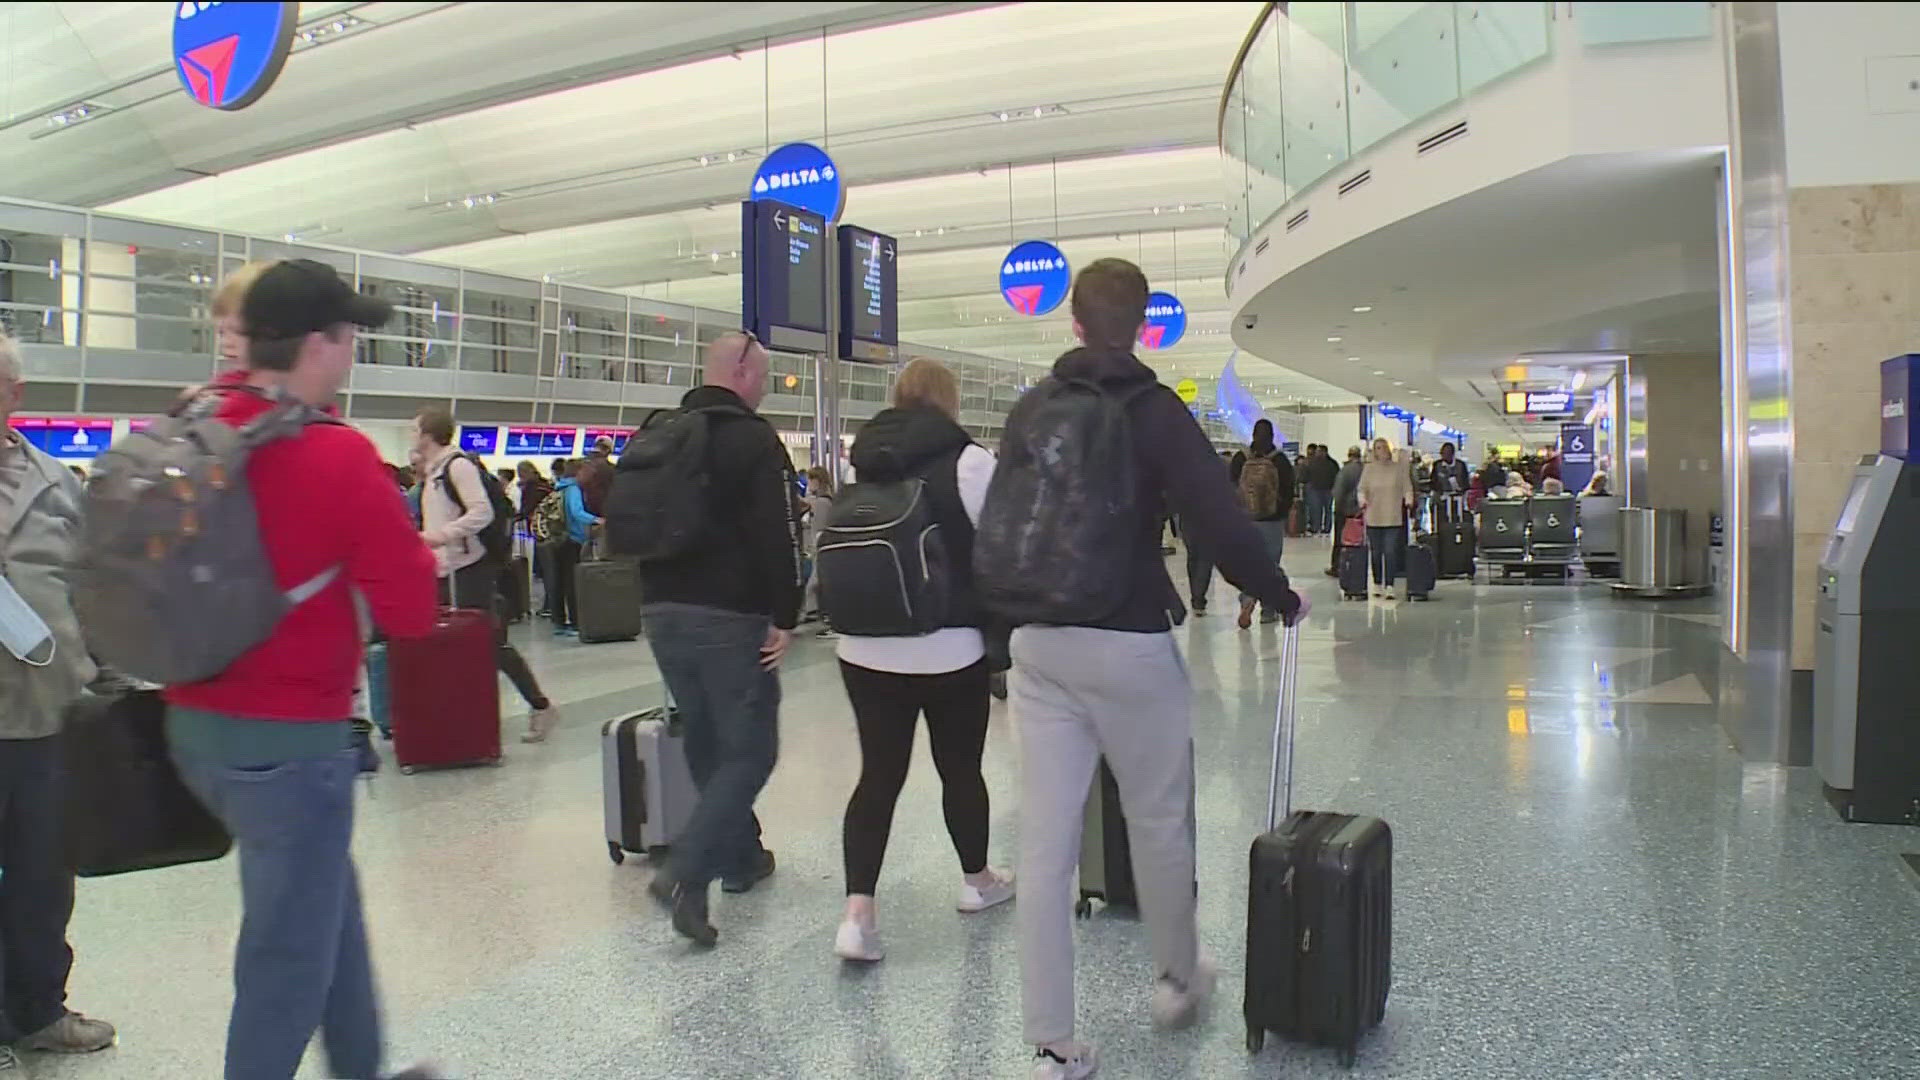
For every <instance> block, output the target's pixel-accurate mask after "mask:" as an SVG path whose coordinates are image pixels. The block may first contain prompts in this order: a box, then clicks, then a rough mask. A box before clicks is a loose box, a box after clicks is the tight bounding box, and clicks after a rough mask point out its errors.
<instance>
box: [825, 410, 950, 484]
mask: <svg viewBox="0 0 1920 1080" xmlns="http://www.w3.org/2000/svg"><path fill="white" fill-rule="evenodd" d="M972 441H973V439H972V437H971V436H969V435H968V434H967V433H966V431H965V430H964V429H963V428H961V427H960V425H959V424H957V423H955V422H954V420H953V418H952V417H950V416H948V415H947V414H946V413H943V412H941V411H940V410H938V409H933V408H905V409H900V408H895V409H883V410H881V411H880V412H879V413H877V414H876V415H875V416H874V418H873V419H871V420H869V421H867V422H866V424H865V425H863V426H862V427H861V428H860V433H859V434H858V435H856V436H854V439H853V449H852V450H850V451H848V453H847V461H848V462H849V463H850V464H852V465H853V469H854V472H855V473H856V474H858V475H860V476H866V477H879V476H911V475H913V474H914V473H916V472H917V471H919V469H920V467H921V466H923V465H925V464H926V463H928V462H930V461H933V460H935V459H936V458H939V457H941V456H943V455H945V454H950V453H952V452H954V451H955V450H958V449H960V448H961V447H963V446H966V445H967V444H968V443H970V442H972Z"/></svg>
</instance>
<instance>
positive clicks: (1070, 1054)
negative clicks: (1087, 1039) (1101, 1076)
mask: <svg viewBox="0 0 1920 1080" xmlns="http://www.w3.org/2000/svg"><path fill="white" fill-rule="evenodd" d="M1062 1054H1065V1056H1064V1057H1063V1056H1061V1055H1062ZM1099 1070H1100V1055H1098V1054H1096V1053H1094V1052H1093V1047H1091V1046H1088V1045H1087V1044H1086V1043H1072V1044H1070V1045H1068V1046H1064V1047H1060V1048H1058V1049H1054V1050H1049V1049H1046V1048H1045V1047H1042V1048H1040V1049H1039V1050H1035V1051H1034V1052H1033V1080H1087V1077H1089V1076H1092V1075H1093V1074H1094V1073H1096V1072H1098V1071H1099Z"/></svg>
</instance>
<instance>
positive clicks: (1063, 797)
mask: <svg viewBox="0 0 1920 1080" xmlns="http://www.w3.org/2000/svg"><path fill="white" fill-rule="evenodd" d="M1072 305H1073V317H1074V324H1075V329H1076V330H1077V331H1078V332H1079V334H1080V336H1081V340H1082V341H1083V342H1085V347H1084V348H1079V349H1075V350H1073V351H1071V352H1069V353H1067V354H1066V355H1065V356H1062V357H1061V358H1060V359H1059V360H1057V361H1056V362H1055V363H1054V367H1053V375H1054V377H1055V378H1058V379H1067V380H1084V381H1089V382H1096V383H1098V384H1100V385H1101V386H1102V387H1103V388H1104V389H1106V390H1108V391H1109V392H1111V393H1113V394H1115V395H1116V396H1121V395H1126V396H1127V401H1128V404H1127V419H1128V424H1129V427H1130V429H1131V434H1132V445H1133V453H1134V460H1133V462H1132V463H1131V465H1132V467H1133V468H1134V470H1135V473H1136V476H1135V480H1136V483H1135V485H1134V491H1135V496H1134V500H1133V510H1134V513H1135V514H1136V516H1137V517H1138V520H1137V521H1136V522H1135V523H1134V524H1133V525H1132V526H1131V527H1130V532H1129V535H1130V537H1131V542H1130V544H1129V548H1130V556H1129V557H1128V558H1127V559H1126V561H1125V562H1123V563H1121V564H1119V565H1115V566H1113V567H1111V568H1110V569H1111V573H1112V575H1113V576H1114V577H1115V578H1116V579H1119V580H1124V581H1126V582H1127V583H1128V588H1127V596H1126V599H1125V600H1124V601H1123V602H1121V603H1120V604H1118V606H1116V607H1115V609H1114V610H1113V611H1112V612H1111V613H1110V614H1108V615H1106V616H1103V617H1101V618H1100V619H1098V620H1092V621H1091V622H1090V623H1083V624H1080V625H1026V626H1022V627H1020V628H1019V629H1017V630H1015V631H1014V634H1013V670H1012V673H1011V678H1010V680H1009V690H1010V692H1011V698H1010V701H1011V704H1012V713H1013V717H1014V721H1015V723H1016V724H1017V725H1018V728H1019V732H1020V747H1021V758H1022V771H1021V802H1020V874H1019V877H1020V886H1021V887H1020V914H1019V921H1020V968H1021V991H1022V994H1021V996H1022V1006H1023V1012H1024V1017H1025V1034H1026V1041H1027V1042H1028V1043H1029V1044H1031V1045H1032V1046H1033V1047H1034V1048H1035V1055H1034V1069H1033V1076H1034V1078H1035V1080H1085V1078H1086V1077H1090V1076H1092V1075H1093V1074H1094V1071H1095V1069H1096V1068H1097V1058H1096V1056H1095V1054H1094V1049H1093V1047H1092V1046H1090V1045H1088V1044H1087V1043H1085V1042H1081V1041H1077V1040H1075V1038H1074V1027H1073V1015H1074V1009H1073V893H1074V880H1075V876H1076V874H1077V871H1078V866H1079V861H1080V832H1081V827H1082V818H1083V815H1084V813H1085V809H1086V801H1087V794H1088V791H1089V789H1090V788H1091V785H1092V782H1093V777H1094V770H1095V767H1096V765H1097V764H1098V762H1099V760H1100V759H1101V758H1102V757H1105V758H1106V760H1107V764H1108V766H1109V767H1110V768H1111V769H1112V770H1113V775H1114V780H1115V782H1116V783H1117V784H1118V786H1119V790H1120V801H1121V804H1122V807H1123V808H1124V810H1125V816H1126V826H1127V837H1128V841H1129V844H1130V847H1131V852H1132V859H1133V873H1134V884H1135V891H1136V892H1137V894H1138V896H1139V901H1140V913H1141V917H1142V919H1143V921H1144V922H1145V923H1146V927H1147V936H1148V939H1149V941H1150V943H1151V946H1152V951H1153V965H1154V977H1155V988H1154V995H1153V1019H1154V1021H1155V1022H1156V1023H1158V1024H1160V1025H1161V1026H1163V1027H1177V1026H1181V1025H1183V1024H1186V1023H1188V1022H1190V1021H1191V1020H1192V1019H1193V1018H1194V1016H1195V1015H1196V1014H1197V1013H1198V1011H1199V1009H1200V1006H1201V1005H1202V1004H1204V1002H1205V1001H1206V998H1207V997H1208V995H1209V994H1210V993H1211V992H1212V990H1213V983H1214V977H1215V971H1214V967H1213V962H1212V961H1211V960H1210V959H1208V958H1207V957H1206V956H1204V955H1203V954H1202V953H1201V951H1200V945H1199V938H1198V934H1197V932H1196V929H1195V925H1194V904H1195V897H1194V880H1195V878H1194V853H1193V822H1192V817H1191V812H1192V806H1193V791H1194V783H1193V768H1194V765H1193V723H1192V717H1191V714H1190V697H1189V683H1188V678H1187V668H1186V663H1185V661H1184V660H1182V659H1181V656H1180V649H1179V647H1178V646H1177V645H1176V644H1175V643H1174V639H1173V633H1172V628H1173V624H1174V616H1173V614H1172V613H1173V612H1175V611H1178V610H1179V608H1180V601H1179V598H1178V595H1177V594H1176V593H1175V591H1174V587H1173V582H1172V580H1171V579H1170V578H1169V577H1168V575H1167V567H1166V560H1165V559H1164V558H1162V556H1161V554H1160V539H1159V523H1160V520H1161V518H1162V516H1163V515H1164V514H1165V513H1167V512H1168V511H1171V512H1173V513H1174V514H1176V515H1178V517H1179V519H1180V528H1181V535H1182V537H1183V538H1184V539H1185V540H1186V542H1187V543H1188V544H1189V545H1191V546H1193V547H1194V548H1195V549H1197V550H1198V551H1199V552H1200V554H1201V555H1202V556H1203V557H1205V558H1206V559H1207V560H1209V561H1210V562H1212V563H1214V564H1215V565H1217V566H1218V567H1219V568H1220V572H1221V573H1222V574H1223V575H1224V576H1225V577H1226V579H1227V581H1228V582H1229V583H1231V584H1233V585H1235V586H1237V587H1239V588H1241V589H1244V590H1245V591H1247V592H1248V593H1249V594H1251V595H1253V596H1255V597H1257V598H1258V599H1259V600H1261V601H1263V602H1265V603H1266V604H1268V605H1269V606H1271V608H1272V609H1273V610H1276V611H1279V612H1280V613H1281V616H1282V618H1284V619H1286V620H1287V622H1288V623H1289V624H1292V623H1293V622H1295V621H1297V620H1298V619H1299V618H1300V617H1302V616H1304V615H1305V613H1306V610H1307V605H1306V601H1305V598H1304V597H1301V596H1299V595H1298V594H1296V593H1295V592H1293V590H1292V589H1291V588H1290V587H1289V586H1288V584H1287V578H1286V575H1285V574H1284V573H1282V572H1281V570H1280V569H1279V567H1277V566H1276V565H1274V560H1273V559H1272V558H1271V557H1269V556H1268V554H1267V550H1266V546H1265V545H1264V544H1263V543H1262V542H1261V539H1260V535H1259V534H1258V533H1256V532H1255V531H1254V527H1253V523H1252V522H1251V521H1249V520H1248V518H1247V515H1246V513H1245V511H1243V510H1242V509H1241V508H1240V503H1239V499H1238V497H1237V496H1236V494H1235V492H1234V489H1233V486H1232V484H1231V483H1230V482H1229V481H1228V479H1227V476H1226V474H1225V472H1224V471H1223V470H1222V469H1221V468H1220V461H1219V459H1218V458H1217V457H1215V456H1214V452H1213V447H1212V446H1211V445H1209V444H1208V442H1207V438H1206V436H1205V435H1204V434H1202V433H1201V431H1200V428H1199V425H1198V424H1196V423H1195V422H1194V419H1193V416H1192V414H1190V413H1189V412H1188V411H1187V408H1186V406H1185V405H1183V404H1181V402H1180V400H1179V398H1177V397H1175V396H1174V393H1173V391H1172V390H1170V389H1168V388H1166V387H1165V386H1159V385H1156V383H1157V377H1156V376H1155V374H1154V372H1153V370H1152V369H1151V368H1148V367H1147V366H1146V365H1144V364H1142V363H1141V362H1140V361H1139V360H1137V359H1135V358H1134V356H1133V355H1132V353H1131V352H1130V351H1129V350H1130V348H1131V347H1132V344H1133V341H1134V338H1135V335H1136V334H1137V333H1138V332H1139V329H1140V327H1141V324H1142V323H1143V322H1144V321H1145V319H1146V308H1147V282H1146V278H1145V276H1144V275H1142V274H1141V273H1140V269H1139V268H1138V267H1136V266H1134V265H1133V264H1132V263H1129V262H1126V261H1124V260H1121V259H1101V260H1098V261H1096V262H1094V263H1093V264H1091V265H1089V266H1088V267H1086V268H1085V269H1083V270H1082V271H1081V272H1080V275H1079V277H1078V278H1077V279H1075V281H1074V287H1073V300H1072ZM1023 415H1024V414H1023V413H1022V412H1020V411H1019V410H1017V409H1016V411H1015V413H1014V415H1013V417H1011V418H1010V419H1009V421H1008V430H1007V433H1006V438H1005V440H1004V444H1005V445H1012V444H1013V443H1014V442H1015V441H1016V440H1020V439H1023V438H1026V437H1027V433H1026V432H1024V431H1023V430H1021V429H1020V426H1019V425H1020V423H1021V421H1022V417H1023ZM1052 437H1055V436H1051V435H1045V434H1042V435H1037V436H1035V438H1037V439H1039V440H1040V441H1041V442H1045V440H1046V439H1047V438H1052ZM1058 449H1059V448H1058V447H1057V446H1050V447H1048V448H1047V452H1050V453H1053V454H1054V456H1055V457H1056V458H1057V457H1058V456H1059V455H1058ZM1001 468H1002V469H1008V468H1009V465H1008V459H1007V458H1006V457H1003V458H1002V459H1001ZM1012 486H1017V485H1012ZM1000 487H1001V484H1000V480H999V478H998V477H996V480H995V489H996V490H997V489H999V488H1000ZM991 499H992V496H991V495H989V500H990V501H991ZM983 520H984V518H983ZM1025 527H1026V526H1025V525H1022V528H1025ZM1033 539H1034V538H1033V537H1032V536H1031V535H1030V534H1029V533H1025V532H1023V534H1022V538H1021V542H1022V543H1030V542H1031V541H1032V540H1033ZM1042 539H1044V538H1042ZM975 550H976V555H977V556H979V555H981V553H982V552H983V550H985V549H983V548H981V547H976V549H975ZM982 557H984V556H982Z"/></svg>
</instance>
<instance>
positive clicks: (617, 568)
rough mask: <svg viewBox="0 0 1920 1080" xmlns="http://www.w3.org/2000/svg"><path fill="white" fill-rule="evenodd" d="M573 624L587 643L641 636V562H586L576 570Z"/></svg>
mask: <svg viewBox="0 0 1920 1080" xmlns="http://www.w3.org/2000/svg"><path fill="white" fill-rule="evenodd" d="M573 599H574V606H575V607H576V608H577V609H578V610H577V611H575V612H574V614H573V619H574V625H575V626H577V627H578V628H579V630H580V640H581V641H582V642H584V643H587V644H594V643H596V642H604V641H632V640H633V639H634V638H637V637H639V636H640V565H639V564H638V563H636V562H633V561H632V560H630V559H601V560H599V561H596V562H583V563H581V564H580V565H579V566H577V567H575V568H574V571H573Z"/></svg>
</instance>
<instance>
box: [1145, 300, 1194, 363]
mask: <svg viewBox="0 0 1920 1080" xmlns="http://www.w3.org/2000/svg"><path fill="white" fill-rule="evenodd" d="M1186 332H1187V308H1186V305H1184V304H1182V303H1181V302H1180V301H1179V299H1178V298H1177V297H1175V296H1174V295H1173V294H1172V293H1164V292H1155V293H1148V294H1147V322H1146V325H1144V326H1142V327H1141V328H1140V344H1141V345H1143V346H1145V347H1146V348H1149V349H1171V348H1173V347H1174V345H1176V344H1178V343H1179V341H1180V338H1181V337H1182V336H1184V335H1185V334H1186Z"/></svg>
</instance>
